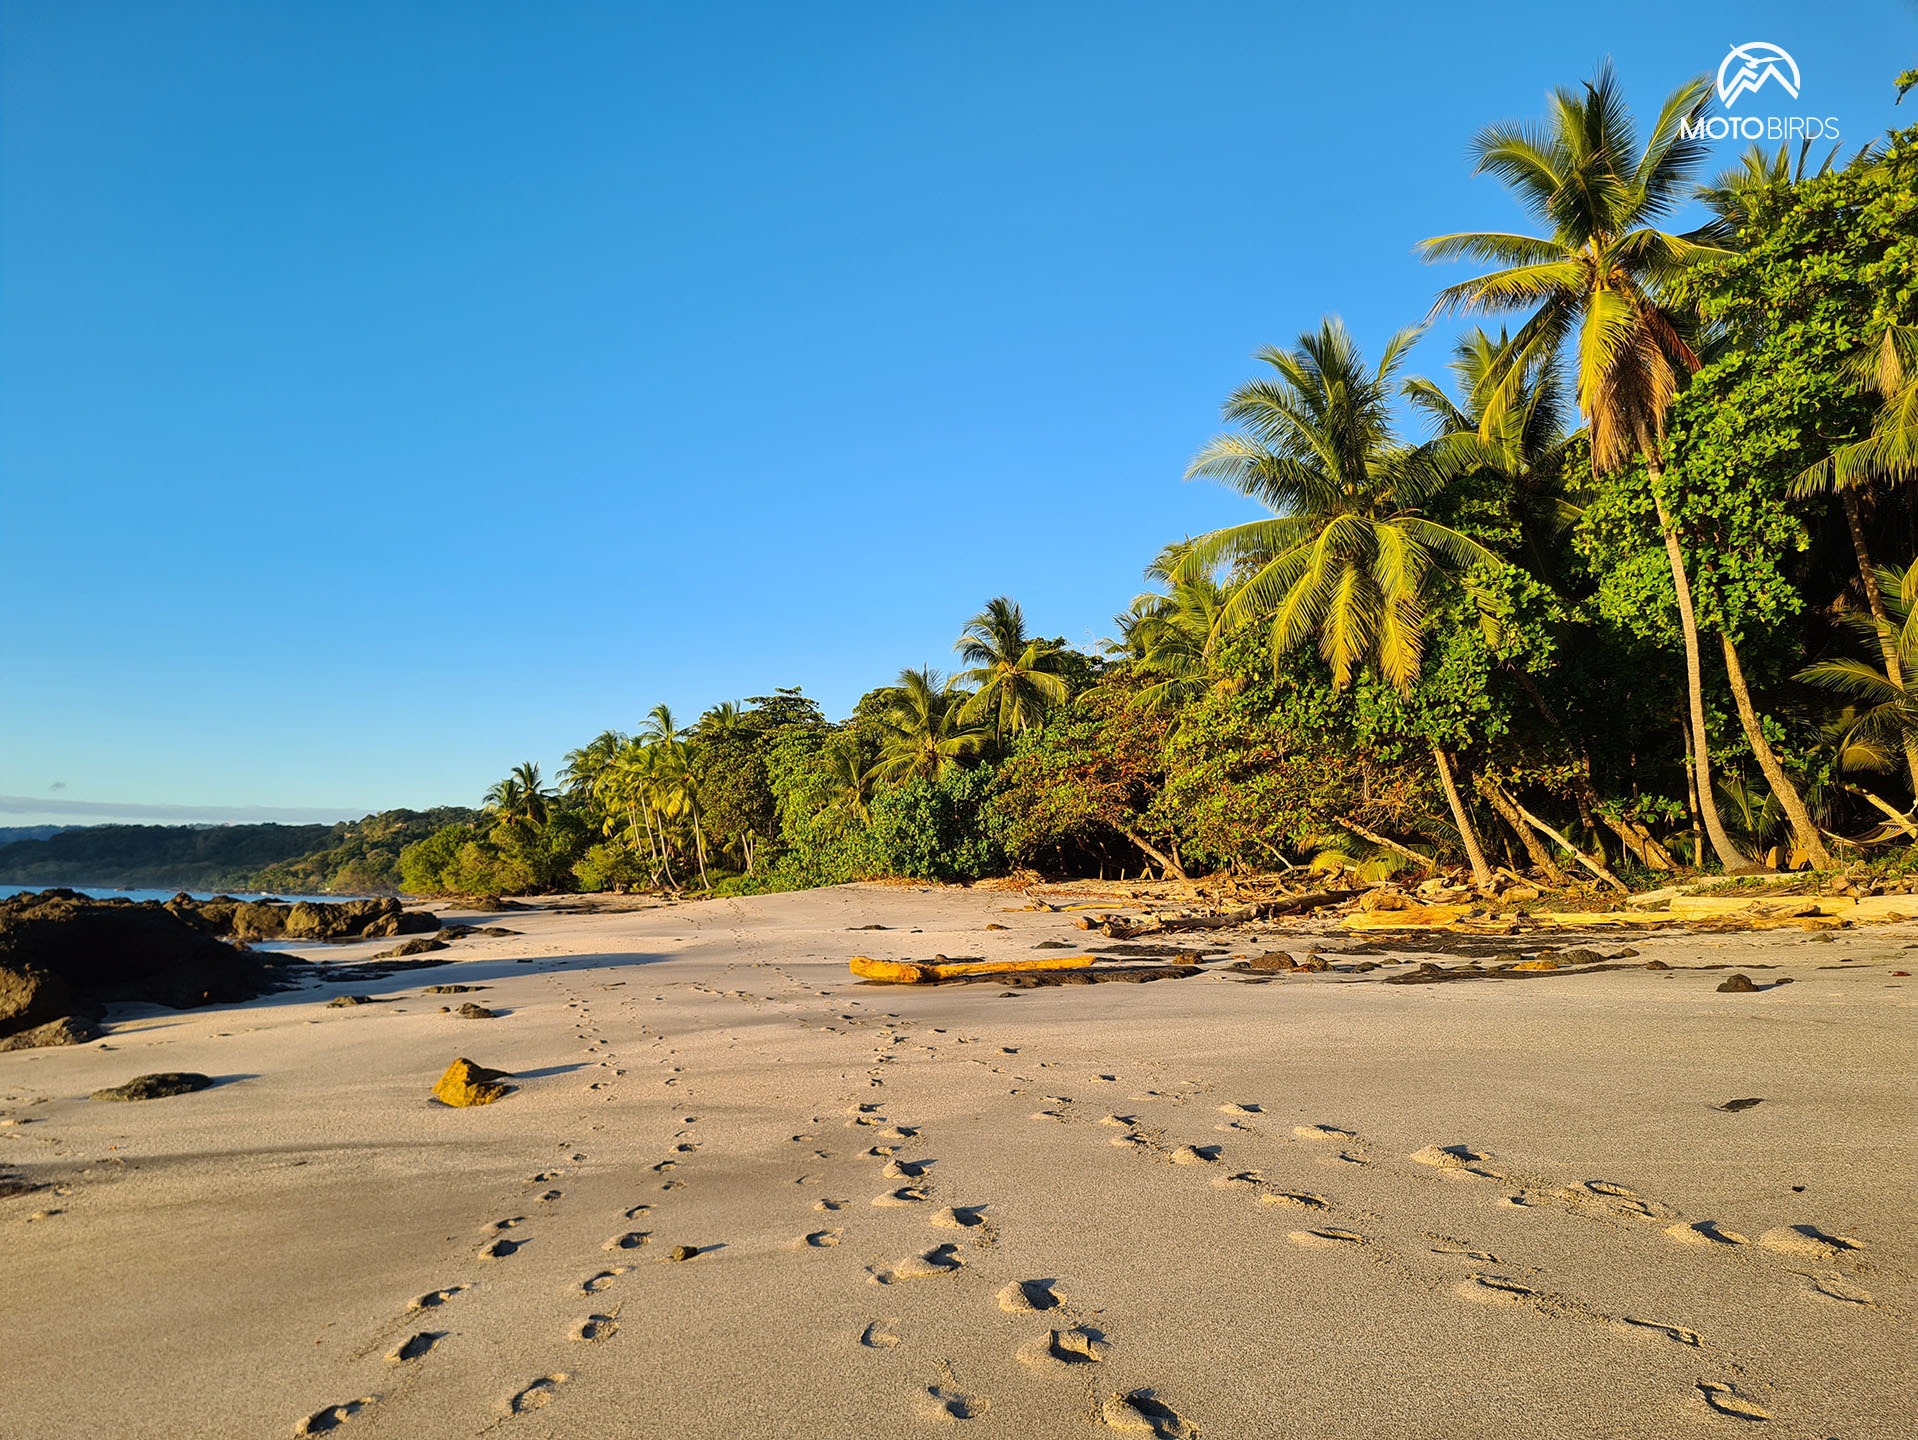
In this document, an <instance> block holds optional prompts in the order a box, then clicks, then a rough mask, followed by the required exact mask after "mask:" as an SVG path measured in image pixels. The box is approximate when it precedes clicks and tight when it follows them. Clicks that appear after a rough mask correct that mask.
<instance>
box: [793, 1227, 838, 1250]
mask: <svg viewBox="0 0 1918 1440" xmlns="http://www.w3.org/2000/svg"><path fill="white" fill-rule="evenodd" d="M845 1233H846V1232H845V1231H843V1230H815V1231H813V1232H812V1234H810V1235H807V1236H804V1237H802V1240H801V1243H802V1244H804V1245H807V1246H810V1247H811V1248H812V1249H814V1250H827V1249H830V1248H831V1247H832V1246H834V1245H837V1244H838V1243H839V1238H840V1236H842V1235H844V1234H845Z"/></svg>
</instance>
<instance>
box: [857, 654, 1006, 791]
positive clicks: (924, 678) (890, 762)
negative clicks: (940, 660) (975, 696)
mask: <svg viewBox="0 0 1918 1440" xmlns="http://www.w3.org/2000/svg"><path fill="white" fill-rule="evenodd" d="M968 698H969V697H968V696H967V695H966V694H965V693H964V692H963V691H955V690H953V689H951V688H949V687H948V686H946V685H945V684H944V683H943V681H942V680H941V678H940V675H939V672H938V671H937V670H934V669H933V668H932V667H931V666H926V667H925V668H924V669H920V670H901V671H900V672H899V683H898V684H897V685H896V686H894V687H893V688H892V690H891V692H890V693H889V694H888V696H887V700H886V705H885V708H884V709H883V710H881V711H880V713H879V727H880V732H881V735H882V737H883V738H882V740H881V749H880V754H879V763H878V764H877V765H875V766H873V770H872V773H873V775H874V777H875V778H877V779H881V780H906V779H910V778H912V777H913V776H923V777H924V778H925V779H928V780H935V779H937V778H938V777H939V776H940V775H942V774H944V773H945V771H946V770H947V769H948V768H949V767H950V766H951V765H952V764H953V762H955V761H957V760H961V759H963V758H965V757H966V756H968V755H971V754H973V753H975V752H976V751H977V750H978V749H979V747H980V745H981V744H982V743H983V742H984V740H985V732H984V731H982V730H980V729H978V728H977V727H976V726H972V725H969V724H967V723H966V721H965V718H964V716H963V713H962V712H963V711H964V709H965V703H966V700H967V699H968Z"/></svg>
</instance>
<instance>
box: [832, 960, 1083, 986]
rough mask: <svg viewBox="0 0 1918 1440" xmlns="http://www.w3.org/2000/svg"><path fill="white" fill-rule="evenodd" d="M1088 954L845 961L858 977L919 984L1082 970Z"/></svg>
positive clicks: (893, 982)
mask: <svg viewBox="0 0 1918 1440" xmlns="http://www.w3.org/2000/svg"><path fill="white" fill-rule="evenodd" d="M1093 960H1094V957H1093V956H1091V955H1046V956H1042V957H1040V958H1038V959H1035V960H981V961H967V960H946V961H938V960H928V961H914V960H874V959H872V958H871V957H870V956H866V955H855V956H853V957H852V959H851V960H849V961H848V962H847V966H848V968H849V969H850V970H851V971H852V973H853V974H854V975H857V976H858V977H859V978H860V979H862V980H879V981H884V982H886V983H888V984H893V985H923V984H925V983H927V982H928V981H934V980H959V979H969V978H971V977H973V976H986V977H991V978H993V979H997V978H998V977H1000V976H1002V975H1010V974H1019V973H1021V972H1025V971H1033V970H1082V969H1085V968H1087V967H1088V966H1090V965H1091V964H1092V963H1093Z"/></svg>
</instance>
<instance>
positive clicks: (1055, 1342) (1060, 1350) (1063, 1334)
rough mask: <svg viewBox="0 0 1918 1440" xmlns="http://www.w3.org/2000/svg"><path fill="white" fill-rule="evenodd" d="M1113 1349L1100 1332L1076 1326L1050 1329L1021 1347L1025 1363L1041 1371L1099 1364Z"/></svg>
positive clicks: (1021, 1354)
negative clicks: (1064, 1328) (1068, 1328)
mask: <svg viewBox="0 0 1918 1440" xmlns="http://www.w3.org/2000/svg"><path fill="white" fill-rule="evenodd" d="M1111 1350H1112V1347H1111V1346H1110V1345H1109V1344H1107V1343H1106V1338H1105V1336H1104V1335H1103V1334H1101V1333H1100V1332H1099V1331H1097V1330H1088V1329H1086V1328H1085V1327H1083V1326H1078V1325H1075V1326H1073V1327H1072V1328H1071V1329H1070V1330H1048V1331H1046V1333H1045V1334H1043V1335H1041V1336H1039V1337H1038V1338H1036V1339H1033V1340H1028V1341H1027V1342H1026V1343H1025V1344H1024V1345H1021V1346H1020V1347H1019V1351H1018V1354H1019V1359H1020V1361H1021V1362H1022V1363H1023V1364H1026V1365H1031V1366H1033V1367H1035V1368H1037V1369H1041V1370H1072V1369H1076V1368H1078V1367H1079V1366H1081V1365H1096V1364H1098V1363H1099V1362H1100V1361H1101V1360H1103V1359H1105V1358H1106V1356H1107V1355H1108V1354H1110V1353H1111Z"/></svg>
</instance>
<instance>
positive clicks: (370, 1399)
mask: <svg viewBox="0 0 1918 1440" xmlns="http://www.w3.org/2000/svg"><path fill="white" fill-rule="evenodd" d="M379 1398H380V1397H379V1396H377V1395H362V1396H361V1397H360V1398H359V1399H357V1400H347V1401H343V1402H342V1403H341V1404H338V1405H328V1406H327V1407H326V1408H325V1409H324V1410H315V1411H314V1412H313V1413H312V1414H311V1415H309V1416H307V1417H306V1419H304V1420H302V1421H301V1422H300V1423H299V1424H298V1425H296V1426H294V1427H293V1433H294V1434H295V1435H327V1434H331V1433H332V1432H333V1431H335V1430H337V1429H339V1428H340V1426H342V1425H344V1424H345V1423H346V1422H347V1421H348V1420H351V1419H352V1418H353V1417H354V1416H355V1415H357V1414H359V1413H360V1411H362V1410H364V1409H365V1408H366V1407H367V1406H369V1405H375V1404H378V1403H379Z"/></svg>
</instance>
